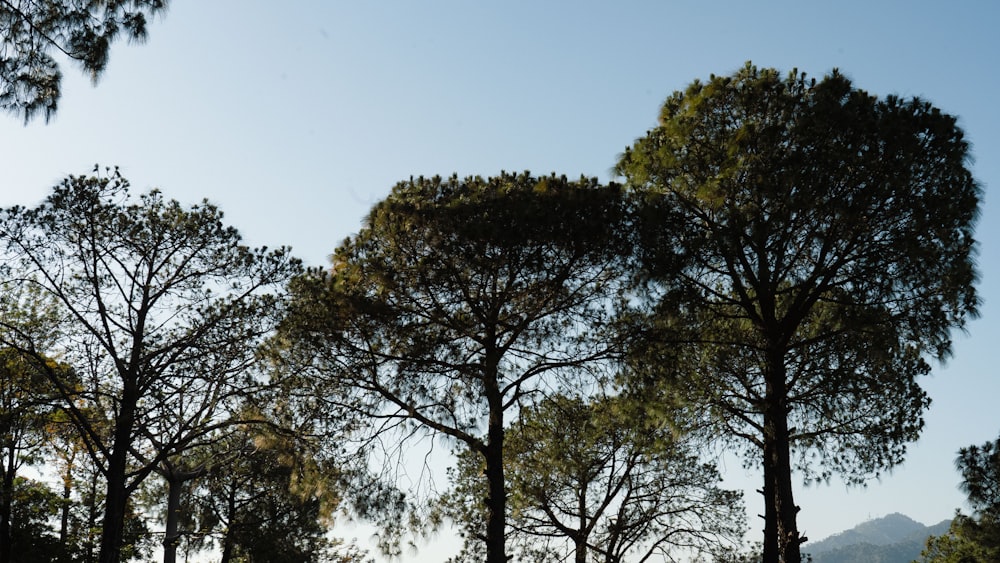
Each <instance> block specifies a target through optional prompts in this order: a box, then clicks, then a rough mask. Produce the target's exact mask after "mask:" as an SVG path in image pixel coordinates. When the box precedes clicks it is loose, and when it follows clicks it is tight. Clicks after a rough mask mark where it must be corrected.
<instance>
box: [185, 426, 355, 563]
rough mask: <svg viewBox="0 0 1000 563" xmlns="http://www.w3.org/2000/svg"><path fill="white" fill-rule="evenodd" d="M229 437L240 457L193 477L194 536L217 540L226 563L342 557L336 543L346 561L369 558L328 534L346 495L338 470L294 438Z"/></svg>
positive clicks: (189, 510) (189, 507)
mask: <svg viewBox="0 0 1000 563" xmlns="http://www.w3.org/2000/svg"><path fill="white" fill-rule="evenodd" d="M244 430H249V429H244ZM229 442H230V443H229V444H228V445H229V448H228V449H229V450H230V451H233V452H235V454H236V455H235V456H234V457H233V459H231V460H230V461H228V462H226V463H224V464H220V465H219V466H218V467H216V468H213V469H212V470H210V471H208V472H207V473H206V474H205V475H204V476H203V477H200V478H199V479H197V480H196V481H194V482H193V485H192V487H191V489H192V490H191V496H190V497H189V498H188V499H187V500H186V501H185V504H186V505H187V509H186V510H185V512H186V513H188V514H190V515H193V516H196V518H195V519H194V520H197V522H198V529H197V530H195V531H193V533H194V534H195V535H198V536H207V537H211V538H213V539H214V543H215V544H216V546H217V548H218V549H219V550H220V551H221V552H222V555H223V561H224V562H237V561H238V562H244V563H279V562H293V561H294V562H300V563H308V562H316V563H320V562H326V561H330V560H338V559H335V558H334V553H335V551H334V548H335V547H338V548H339V551H340V556H339V557H343V558H345V561H353V560H357V561H361V560H362V558H363V556H364V553H363V552H361V551H359V550H357V549H355V548H352V547H351V546H344V545H343V544H342V543H341V542H332V541H331V540H329V539H328V538H327V537H326V535H327V533H328V531H329V530H328V524H329V523H331V522H332V511H333V510H334V509H335V508H336V506H337V502H338V500H339V498H338V496H337V494H336V492H335V490H333V489H331V488H329V481H330V480H331V479H332V478H333V477H334V476H335V472H334V471H333V470H332V468H328V467H314V466H312V460H310V459H308V458H306V457H303V452H301V451H298V450H297V448H296V447H295V446H296V443H295V440H291V439H288V438H287V437H286V438H281V437H280V436H275V435H270V436H267V435H262V434H259V433H248V432H245V431H244V432H243V433H241V434H239V435H233V436H231V437H230V438H229ZM192 523H193V522H192ZM351 558H356V559H351Z"/></svg>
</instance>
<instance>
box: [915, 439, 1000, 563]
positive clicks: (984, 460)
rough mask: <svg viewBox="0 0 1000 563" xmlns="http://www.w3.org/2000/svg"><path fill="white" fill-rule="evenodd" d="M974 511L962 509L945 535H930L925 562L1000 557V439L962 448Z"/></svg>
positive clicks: (965, 486)
mask: <svg viewBox="0 0 1000 563" xmlns="http://www.w3.org/2000/svg"><path fill="white" fill-rule="evenodd" d="M955 465H956V467H957V468H958V471H959V473H961V474H962V483H961V488H962V490H963V491H965V493H966V494H967V495H968V499H969V506H970V507H971V508H972V514H971V515H965V514H962V513H961V511H959V512H958V513H957V514H956V515H955V519H954V520H952V522H951V528H950V529H949V530H948V533H947V534H945V535H943V536H936V537H931V538H928V540H927V546H926V548H925V549H924V552H923V554H922V556H923V559H921V561H922V562H923V563H988V562H991V561H1000V439H997V440H996V441H994V442H986V443H985V444H983V445H982V446H975V445H973V446H969V447H967V448H962V449H961V450H959V452H958V459H957V460H955Z"/></svg>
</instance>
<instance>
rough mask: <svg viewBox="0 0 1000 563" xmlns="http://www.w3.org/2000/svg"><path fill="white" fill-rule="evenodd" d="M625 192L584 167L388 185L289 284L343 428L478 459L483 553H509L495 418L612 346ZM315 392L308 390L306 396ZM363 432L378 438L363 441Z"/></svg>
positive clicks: (578, 376) (505, 417) (494, 557)
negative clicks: (315, 267) (346, 419)
mask: <svg viewBox="0 0 1000 563" xmlns="http://www.w3.org/2000/svg"><path fill="white" fill-rule="evenodd" d="M623 216H624V207H623V200H622V196H621V193H620V190H619V189H618V188H617V187H614V186H611V187H604V186H600V185H598V184H597V182H596V181H594V180H580V181H579V182H571V181H567V180H566V179H565V178H559V177H555V176H552V177H543V178H536V177H532V176H530V175H529V174H527V173H525V174H502V175H500V176H498V177H495V178H488V179H483V178H479V177H475V178H466V179H464V180H459V179H458V178H456V177H452V178H449V179H441V178H431V179H425V178H418V179H415V180H414V179H411V180H410V181H408V182H403V183H401V184H398V185H397V186H396V187H395V188H394V189H393V191H392V194H391V195H390V196H389V197H388V198H387V199H386V200H384V201H382V202H381V203H379V204H377V205H376V206H375V207H374V209H372V211H371V213H370V214H369V216H368V220H367V224H366V225H365V227H364V228H363V229H362V230H361V232H360V233H358V234H357V235H356V236H354V237H351V238H350V239H348V240H347V241H345V242H344V243H343V244H342V245H341V246H340V247H339V248H338V249H337V251H336V254H335V255H334V266H333V271H332V273H331V274H326V273H323V272H319V271H313V272H310V273H309V274H308V275H306V276H303V277H301V278H299V279H298V280H296V282H295V283H294V284H293V285H292V292H293V303H294V305H293V314H292V315H291V316H290V318H289V321H288V323H287V324H286V331H285V336H286V338H287V339H288V340H289V342H290V346H291V348H290V349H291V350H293V351H295V353H297V354H299V355H300V356H306V360H307V361H308V362H309V363H311V365H312V367H313V368H315V370H316V373H317V374H318V378H319V380H320V381H322V382H324V383H325V385H326V388H325V389H324V390H321V391H319V392H314V393H312V394H311V396H310V397H307V399H309V400H310V401H312V402H314V403H315V402H317V401H320V402H322V401H326V402H325V403H323V405H324V407H325V408H327V409H328V410H329V409H336V410H337V411H338V412H341V411H343V410H344V409H348V410H350V411H353V412H355V413H360V414H361V416H362V422H360V423H359V424H358V425H356V426H355V427H354V428H353V429H352V430H354V431H355V432H354V435H355V436H358V435H363V436H367V437H371V436H373V435H382V436H384V435H385V433H386V432H395V434H393V436H394V438H393V439H391V440H388V441H390V442H391V441H393V440H399V442H398V443H400V444H405V443H407V442H408V438H410V437H415V436H420V435H421V434H426V433H429V434H433V435H438V436H443V437H446V438H450V439H453V440H455V441H457V442H459V443H461V444H462V445H463V447H465V448H468V449H470V450H472V451H474V452H476V453H477V454H478V455H480V456H482V459H483V462H484V464H485V468H486V469H485V472H486V482H487V484H488V486H487V489H488V493H487V494H486V497H485V501H484V502H485V508H486V523H485V531H484V540H485V560H486V561H488V562H489V563H506V561H507V554H506V550H505V547H504V545H505V544H504V538H505V536H506V532H505V514H506V503H507V490H506V484H505V478H504V467H505V460H506V459H507V458H506V454H505V453H504V452H505V448H504V433H505V429H506V427H507V424H508V423H509V419H510V416H511V415H510V413H511V412H512V411H513V412H515V413H516V412H517V409H518V408H519V407H520V406H521V405H527V404H530V403H532V402H533V401H535V400H536V399H537V398H538V397H540V396H541V395H544V394H545V393H546V392H547V391H548V390H549V389H552V388H554V387H555V386H557V385H558V384H559V381H560V379H559V378H560V375H569V374H572V376H571V377H570V378H568V379H564V380H563V382H565V383H567V384H569V385H572V386H578V385H585V384H586V381H587V371H586V370H587V369H588V367H590V366H594V365H595V364H596V363H597V362H599V361H601V360H603V359H606V358H608V357H609V355H610V354H611V353H612V351H613V343H611V342H610V341H609V340H608V338H606V336H605V334H604V330H603V328H604V325H605V323H606V322H607V320H608V317H609V314H610V313H609V312H610V307H611V300H612V299H613V298H614V297H615V290H616V283H617V280H618V279H619V276H620V264H619V262H618V255H619V253H620V252H621V249H620V248H616V243H615V241H616V240H620V238H621V224H622V218H623ZM317 397H318V398H317ZM366 444H367V446H369V447H374V446H377V444H378V443H377V442H372V441H369V442H367V443H366Z"/></svg>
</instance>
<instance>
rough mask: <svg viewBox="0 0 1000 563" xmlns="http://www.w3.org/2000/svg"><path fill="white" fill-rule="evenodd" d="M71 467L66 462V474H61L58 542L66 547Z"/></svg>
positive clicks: (71, 490) (71, 488)
mask: <svg viewBox="0 0 1000 563" xmlns="http://www.w3.org/2000/svg"><path fill="white" fill-rule="evenodd" d="M72 467H73V466H72V465H71V464H69V463H67V465H66V474H65V475H63V489H62V508H61V510H60V513H59V543H60V544H61V545H62V546H63V547H67V541H68V540H69V505H70V499H71V498H72V495H73V477H72V475H73V473H72V472H73V469H72Z"/></svg>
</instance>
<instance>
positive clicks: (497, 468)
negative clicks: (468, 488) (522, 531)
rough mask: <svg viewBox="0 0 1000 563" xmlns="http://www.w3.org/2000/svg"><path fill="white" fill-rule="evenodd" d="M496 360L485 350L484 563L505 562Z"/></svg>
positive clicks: (504, 492)
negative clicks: (487, 407)
mask: <svg viewBox="0 0 1000 563" xmlns="http://www.w3.org/2000/svg"><path fill="white" fill-rule="evenodd" d="M499 361H500V359H499V357H498V356H497V355H496V353H495V352H492V351H487V353H486V362H485V366H484V370H483V372H484V374H483V375H484V387H485V395H486V401H487V403H488V404H489V409H490V417H489V426H488V428H487V443H486V448H485V450H484V451H483V455H484V456H485V458H486V482H487V483H488V487H489V496H487V497H486V510H487V517H486V563H507V551H506V546H505V543H504V540H505V538H504V535H505V525H506V520H507V484H506V483H504V471H503V440H504V428H503V397H502V396H501V394H500V387H499V385H498V384H497V381H498V366H499Z"/></svg>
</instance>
